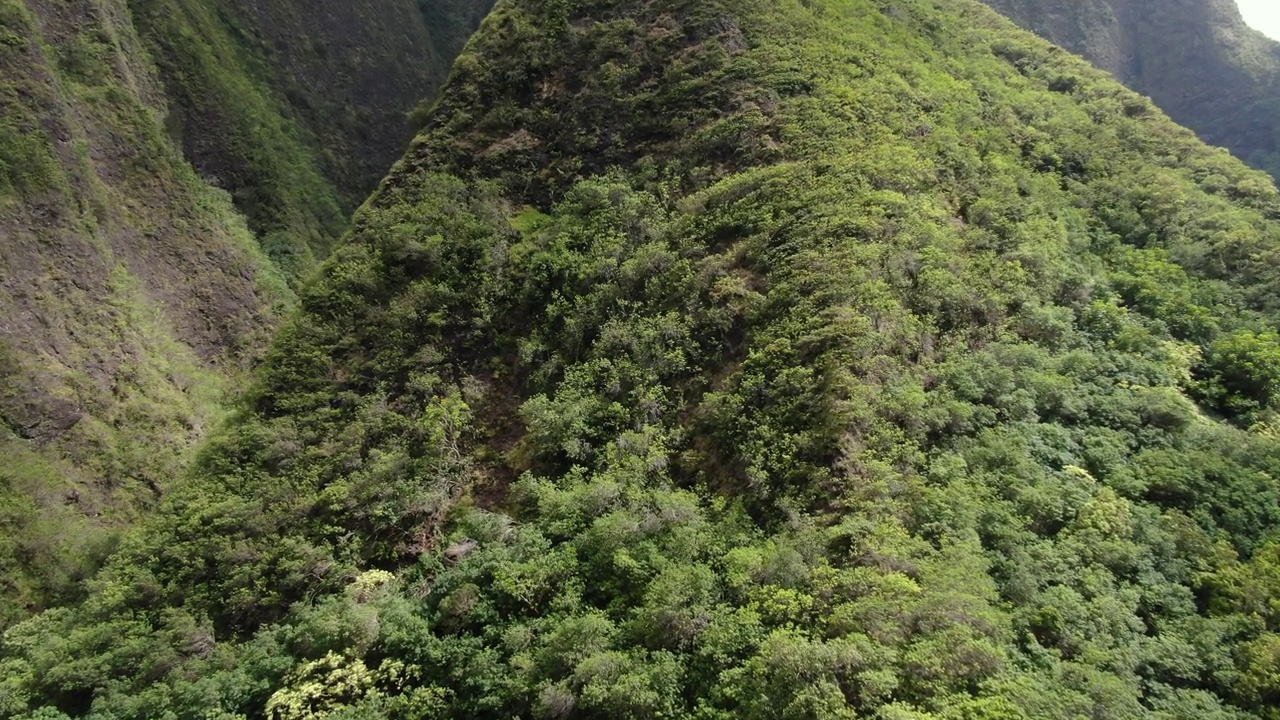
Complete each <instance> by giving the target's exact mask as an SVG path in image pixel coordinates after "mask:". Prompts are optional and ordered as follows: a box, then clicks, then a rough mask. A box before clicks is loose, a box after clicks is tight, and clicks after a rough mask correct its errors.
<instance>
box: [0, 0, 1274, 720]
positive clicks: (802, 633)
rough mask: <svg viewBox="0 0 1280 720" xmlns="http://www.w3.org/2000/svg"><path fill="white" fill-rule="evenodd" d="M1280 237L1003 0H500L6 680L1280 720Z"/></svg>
mask: <svg viewBox="0 0 1280 720" xmlns="http://www.w3.org/2000/svg"><path fill="white" fill-rule="evenodd" d="M1277 251H1280V194H1278V193H1277V192H1276V189H1275V187H1274V185H1273V184H1272V183H1271V182H1269V180H1268V179H1267V178H1266V177H1265V176H1264V175H1262V174H1261V173H1257V172H1254V171H1251V170H1249V169H1247V168H1245V167H1244V166H1243V165H1241V164H1240V163H1239V162H1237V161H1235V160H1233V159H1231V158H1230V157H1229V156H1227V155H1225V154H1224V153H1221V152H1218V151H1215V150H1213V149H1211V148H1208V147H1206V146H1204V145H1202V144H1201V143H1200V142H1199V141H1197V140H1196V139H1195V137H1194V136H1193V135H1192V134H1191V133H1190V132H1189V131H1186V130H1184V129H1182V128H1180V127H1178V126H1176V125H1174V124H1173V123H1172V122H1170V121H1169V120H1168V119H1167V118H1166V117H1164V116H1163V115H1162V114H1161V113H1160V112H1159V111H1157V110H1156V109H1155V108H1153V107H1152V106H1151V105H1150V103H1149V102H1147V101H1146V100H1144V99H1143V98H1141V97H1139V96H1137V95H1135V94H1133V93H1131V92H1129V91H1126V90H1124V89H1123V88H1121V87H1119V86H1118V85H1116V84H1115V83H1114V82H1112V81H1111V80H1109V79H1107V78H1105V77H1104V76H1103V75H1102V74H1101V73H1099V72H1097V71H1095V70H1093V69H1091V68H1089V67H1088V66H1086V65H1085V64H1084V63H1083V62H1081V61H1079V60H1077V59H1075V58H1073V57H1069V56H1067V55H1066V54H1064V53H1062V52H1060V51H1057V50H1055V49H1052V48H1050V47H1049V46H1048V45H1047V44H1045V43H1043V42H1040V41H1037V40H1035V39H1034V38H1032V37H1030V36H1028V35H1025V34H1023V33H1019V32H1017V31H1015V30H1014V29H1013V28H1012V27H1010V26H1009V25H1008V23H1006V22H1004V21H1003V20H1000V19H999V18H997V17H996V16H994V14H992V13H991V12H990V11H988V10H987V9H986V8H983V7H981V6H979V5H977V4H976V3H973V2H969V1H968V0H903V1H901V2H894V3H891V4H889V5H885V6H882V5H880V4H877V3H874V2H870V1H869V0H821V1H817V2H804V3H801V2H787V1H783V2H777V1H776V0H770V1H769V2H764V1H763V0H760V1H756V0H716V1H712V2H708V1H706V0H699V1H698V2H693V1H692V0H689V1H682V0H662V1H658V0H653V1H650V2H641V1H639V0H634V1H633V0H617V1H613V2H594V3H589V4H575V3H572V2H558V3H542V2H533V1H532V0H508V1H507V2H504V3H502V4H501V5H499V7H498V8H497V9H496V10H495V12H494V14H493V15H492V16H490V17H489V18H488V19H487V20H486V23H485V26H484V28H483V30H482V32H481V33H480V34H479V35H478V36H477V39H475V40H474V41H473V43H472V44H471V45H470V46H469V51H468V52H467V53H466V54H464V56H463V57H462V58H461V59H460V60H459V63H458V65H457V67H456V69H455V73H454V76H453V80H452V82H451V83H450V85H449V86H448V88H447V89H446V91H445V93H444V95H443V97H442V99H441V101H440V102H439V103H438V105H437V106H436V108H435V110H434V111H433V112H432V114H431V115H430V117H429V124H428V126H427V128H426V129H425V131H424V132H423V134H422V135H421V136H420V137H419V138H418V140H417V141H416V142H415V144H414V146H413V147H412V149H411V151H410V153H409V154H408V155H407V156H406V158H405V160H404V161H403V162H402V163H401V164H399V165H398V166H397V167H396V169H395V170H394V171H393V172H392V174H391V176H390V177H389V178H388V179H387V181H386V182H385V183H384V184H383V186H382V188H381V189H380V191H379V192H378V193H377V195H375V197H374V198H373V199H372V200H371V201H370V203H368V204H367V205H366V206H365V207H364V209H363V210H362V211H361V212H360V214H359V215H358V217H357V219H356V223H355V229H354V231H353V234H352V236H351V237H350V239H349V241H348V242H346V243H345V244H344V245H343V246H342V247H341V248H340V249H339V250H338V252H337V254H336V256H335V257H334V258H333V259H331V260H330V261H329V262H328V263H327V264H326V266H325V270H324V273H323V276H322V277H321V279H319V280H318V281H317V282H316V283H314V284H313V285H311V286H309V287H308V288H307V289H306V291H305V293H304V296H303V298H302V305H301V312H300V313H299V314H298V315H297V316H296V317H295V318H294V319H293V320H292V321H291V322H290V323H289V324H288V326H287V327H286V329H285V330H284V331H283V332H282V334H281V335H280V336H279V338H278V340H277V342H276V344H275V346H274V349H273V350H272V352H271V356H270V358H269V360H268V362H267V364H266V366H265V368H264V370H263V372H262V374H261V375H260V377H259V380H258V383H257V385H256V388H255V390H254V391H253V392H252V393H251V394H250V395H249V397H248V399H247V400H246V403H245V406H244V407H243V409H242V410H241V411H240V412H239V414H238V416H237V418H236V421H235V422H234V423H232V424H231V425H229V426H228V427H227V429H226V430H225V431H224V432H223V433H221V434H220V435H219V436H218V437H217V438H216V440H215V441H214V442H212V443H211V444H210V445H209V446H208V447H207V448H206V449H205V451H204V453H203V454H202V456H201V461H200V463H199V466H198V468H197V469H196V470H195V471H194V472H193V473H192V474H191V475H190V476H189V481H188V482H186V483H184V484H183V486H182V488H181V489H180V490H178V491H177V492H175V493H173V494H172V495H170V496H169V498H168V499H167V500H166V504H165V506H164V512H162V513H158V514H156V515H154V516H153V517H152V518H151V519H150V520H149V521H148V524H147V527H146V528H145V530H144V531H142V532H138V533H136V534H134V535H132V536H131V537H130V538H129V539H128V540H127V542H126V543H125V545H124V547H123V548H122V550H121V552H120V553H119V554H118V555H117V556H116V557H115V558H114V560H113V562H112V563H111V564H110V565H109V566H108V569H107V571H106V572H104V573H103V574H102V575H101V576H100V577H99V578H98V579H97V580H96V581H95V582H94V583H93V585H92V593H91V595H90V597H89V599H88V600H87V601H86V602H85V603H84V604H82V605H79V606H76V607H71V608H65V609H60V610H57V611H53V612H49V613H46V614H44V615H42V616H40V617H38V618H36V619H33V620H31V621H29V622H26V623H23V624H22V625H20V626H18V627H17V628H15V629H13V630H12V631H11V632H10V633H9V634H8V635H7V636H6V639H5V644H4V645H3V655H2V656H0V657H2V659H0V669H3V670H4V674H6V675H7V676H8V677H10V678H11V679H10V680H9V681H8V683H7V684H5V685H0V708H4V709H5V711H7V712H9V713H12V714H20V713H22V712H25V711H26V709H28V708H35V707H46V708H47V709H51V708H58V709H60V711H63V712H66V713H68V714H72V715H81V714H88V715H90V716H92V717H98V718H124V717H144V716H145V717H154V716H161V715H163V714H165V713H173V714H175V715H176V716H184V715H190V714H192V713H196V714H203V715H206V716H208V715H216V714H217V713H219V712H221V713H225V715H222V716H223V717H232V716H235V715H237V714H244V715H257V714H259V713H262V712H264V708H265V711H266V712H268V713H270V714H271V715H273V716H275V717H281V718H293V717H311V716H314V714H319V715H322V716H328V717H361V718H367V717H402V716H413V715H414V714H417V715H418V716H424V717H448V718H489V717H492V718H509V717H515V716H518V717H592V718H594V717H601V718H603V717H609V718H652V717H690V718H703V719H706V718H726V719H727V718H778V717H782V718H853V717H877V718H883V719H885V720H889V719H895V720H902V719H908V718H910V719H915V720H921V719H932V718H944V719H948V720H950V719H953V718H954V719H959V718H968V719H972V718H1001V719H1018V718H1036V719H1037V720H1040V719H1046V718H1048V719H1052V718H1063V719H1064V720H1066V719H1067V718H1078V717H1114V718H1139V717H1142V718H1149V717H1155V718H1162V719H1168V720H1172V719H1173V718H1189V717H1197V718H1215V719H1218V720H1226V719H1228V718H1237V719H1238V718H1247V717H1263V718H1274V717H1276V714H1275V708H1276V707H1277V704H1276V702H1275V699H1276V698H1277V693H1280V686H1278V685H1277V683H1276V681H1275V678H1274V673H1273V668H1274V664H1273V661H1272V660H1273V658H1274V655H1275V653H1276V651H1277V648H1280V616H1278V615H1277V613H1276V611H1275V608H1276V607H1278V606H1280V599H1278V598H1277V597H1276V595H1275V585H1274V583H1273V582H1272V579H1273V578H1274V576H1275V573H1276V572H1277V568H1280V563H1277V561H1276V558H1277V557H1278V555H1277V553H1280V548H1278V547H1277V545H1276V543H1275V533H1276V528H1277V525H1278V524H1280V488H1277V486H1276V482H1275V479H1274V478H1275V477H1277V473H1278V472H1280V440H1278V439H1277V435H1276V432H1275V429H1274V428H1275V423H1276V410H1277V406H1278V404H1280V338H1278V337H1277V336H1276V335H1275V333H1274V330H1273V329H1274V326H1275V323H1276V319H1277V315H1278V313H1280V293H1278V292H1277V290H1278V285H1277V283H1278V282H1280V277H1277V273H1276V270H1275V268H1276V263H1275V257H1276V253H1277ZM120 638H128V642H121V641H120V640H119V639H120Z"/></svg>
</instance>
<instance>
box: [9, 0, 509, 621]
mask: <svg viewBox="0 0 1280 720" xmlns="http://www.w3.org/2000/svg"><path fill="white" fill-rule="evenodd" d="M487 9H488V4H487V3H485V2H483V0H477V1H476V2H457V1H447V2H439V3H435V2H429V1H428V0H423V4H422V6H419V5H418V4H417V3H415V2H413V0H376V1H370V2H362V3H352V2H292V1H280V0H275V1H272V2H237V1H235V0H225V1H223V0H207V1H206V0H129V2H125V1H124V0H92V1H90V0H68V1H62V0H59V1H58V2H52V1H46V0H0V457H3V458H4V461H3V462H0V480H2V481H3V482H0V522H2V523H4V524H5V526H6V528H8V529H7V530H6V532H5V533H3V537H2V538H0V577H3V579H2V580H0V623H3V622H5V621H7V620H8V619H10V618H12V617H15V616H19V615H21V614H22V613H23V612H24V608H38V607H41V606H42V605H43V604H44V603H46V602H48V601H49V600H50V598H53V597H57V596H59V595H61V594H65V593H69V592H75V582H76V581H77V579H78V578H79V577H80V576H81V575H82V574H83V573H85V572H88V571H89V569H91V568H92V567H93V566H94V565H95V563H96V561H97V559H99V558H100V557H101V555H102V554H103V553H104V552H106V551H107V550H108V549H109V547H110V543H111V542H112V541H111V538H112V537H114V534H115V530H116V529H118V528H119V527H121V526H122V525H125V524H127V523H129V522H131V521H132V520H133V519H135V518H136V517H137V516H138V514H139V513H140V512H142V511H143V510H144V509H145V508H147V507H149V506H150V505H152V504H153V503H154V502H155V500H156V498H157V496H158V495H159V494H160V493H161V492H162V491H163V490H164V488H166V487H168V486H169V485H170V484H171V482H172V481H173V479H174V478H175V477H176V476H177V475H179V474H180V473H181V469H182V468H183V467H184V466H185V465H186V463H187V462H188V461H189V459H190V454H191V453H190V450H191V448H192V446H193V444H194V442H195V441H196V440H197V439H198V438H200V437H202V436H203V435H204V434H205V433H207V432H208V431H209V430H210V429H211V427H212V426H213V425H215V424H216V423H217V422H218V421H219V418H220V417H221V415H222V409H221V408H222V396H223V394H224V392H225V391H227V390H228V389H230V388H232V387H234V386H235V385H236V384H237V383H238V382H239V381H238V378H239V377H240V376H241V375H242V374H243V372H244V370H245V369H246V368H248V367H249V366H251V365H252V364H253V363H254V362H255V360H256V359H257V358H258V357H260V355H261V352H262V350H263V348H264V346H265V344H266V342H267V341H268V339H269V337H270V335H271V333H272V332H273V331H274V328H275V326H276V324H277V323H278V321H279V318H280V317H281V313H282V311H283V310H284V309H285V308H287V307H288V306H290V305H291V304H292V303H293V302H294V294H293V289H292V288H293V287H296V286H297V285H298V284H300V283H301V281H302V279H303V278H304V277H305V276H306V275H307V274H309V273H310V272H311V270H312V269H313V268H314V267H315V265H316V264H317V262H318V259H319V258H323V257H324V256H325V255H326V254H327V252H328V250H329V248H330V247H331V246H332V245H333V243H334V242H335V241H336V240H337V238H338V237H339V236H340V234H341V233H342V232H343V231H344V229H345V227H346V222H347V216H348V212H349V211H350V210H351V209H352V208H354V207H355V206H356V205H357V204H359V202H360V201H361V200H362V199H363V197H364V196H365V195H366V194H367V193H368V192H369V191H370V190H371V189H372V187H373V185H374V183H375V182H376V180H377V178H378V177H379V176H380V175H381V174H382V173H383V172H384V171H385V169H386V167H387V166H389V165H390V164H391V162H393V161H394V159H395V158H396V157H397V156H398V155H399V154H400V153H401V152H402V151H403V149H404V145H405V143H406V142H407V141H408V139H409V138H410V136H411V135H412V133H413V128H412V127H411V125H410V123H409V122H408V120H407V119H406V115H407V114H408V113H409V112H410V111H411V110H412V109H413V108H414V107H415V106H416V105H417V104H418V103H420V102H422V101H423V100H424V99H425V98H430V97H433V96H434V94H435V92H436V90H437V89H438V87H439V85H440V84H441V83H442V82H443V80H444V78H445V76H446V74H447V73H448V70H449V67H450V65H451V63H452V58H453V56H454V55H455V54H456V53H457V52H458V51H459V50H460V49H461V46H462V44H463V42H464V41H465V39H466V37H467V36H468V35H469V33H470V31H471V29H473V28H474V26H475V25H476V24H478V22H479V17H480V16H481V15H482V14H483V13H484V12H485V11H487ZM433 13H434V14H433ZM429 18H434V19H429ZM446 21H447V22H446ZM450 23H451V24H450Z"/></svg>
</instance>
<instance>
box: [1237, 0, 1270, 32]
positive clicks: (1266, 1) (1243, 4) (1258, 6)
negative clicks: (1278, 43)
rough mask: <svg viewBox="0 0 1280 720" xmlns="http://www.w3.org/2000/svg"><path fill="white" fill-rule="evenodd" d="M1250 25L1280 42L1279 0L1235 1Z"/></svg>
mask: <svg viewBox="0 0 1280 720" xmlns="http://www.w3.org/2000/svg"><path fill="white" fill-rule="evenodd" d="M1236 2H1237V3H1239V5H1240V12H1241V13H1243V14H1244V19H1245V21H1246V22H1248V23H1249V24H1250V25H1252V26H1254V27H1255V28H1257V29H1259V30H1261V31H1262V32H1264V33H1266V34H1268V35H1270V36H1271V37H1273V38H1275V39H1277V40H1280V0H1236Z"/></svg>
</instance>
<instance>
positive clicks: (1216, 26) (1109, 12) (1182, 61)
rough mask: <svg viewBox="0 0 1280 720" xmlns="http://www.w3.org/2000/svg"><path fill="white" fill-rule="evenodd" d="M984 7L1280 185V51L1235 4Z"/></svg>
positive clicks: (995, 2)
mask: <svg viewBox="0 0 1280 720" xmlns="http://www.w3.org/2000/svg"><path fill="white" fill-rule="evenodd" d="M985 2H987V4H988V5H991V6H992V7H994V8H996V9H997V10H999V11H1000V12H1002V13H1005V14H1006V15H1007V16H1008V17H1010V18H1012V19H1013V20H1014V21H1015V22H1017V23H1018V24H1019V25H1022V26H1023V27H1024V28H1027V29H1029V30H1033V31H1035V32H1036V33H1039V34H1040V35H1042V36H1043V37H1046V38H1048V39H1050V40H1052V41H1053V42H1055V43H1058V44H1059V45H1061V46H1062V47H1064V48H1066V49H1068V50H1070V51H1071V52H1074V53H1078V54H1080V55H1083V56H1084V57H1086V58H1088V59H1089V60H1091V61H1093V62H1094V64H1096V65H1097V66H1098V67H1100V68H1102V69H1104V70H1107V71H1109V72H1111V73H1112V74H1114V75H1115V76H1116V77H1117V78H1119V79H1120V80H1121V82H1124V83H1125V84H1126V85H1128V86H1129V87H1131V88H1134V89H1135V90H1137V91H1138V92H1141V93H1143V94H1144V95H1149V96H1150V97H1151V98H1152V99H1153V100H1155V102H1156V104H1157V105H1159V106H1160V108H1161V109H1162V110H1164V111H1165V112H1167V113H1169V115H1170V116H1172V117H1173V119H1174V120H1176V121H1178V122H1179V123H1182V124H1183V125H1186V126H1187V127H1189V128H1191V129H1193V130H1195V131H1196V132H1197V133H1199V135H1200V137H1202V138H1204V139H1205V141H1206V142H1209V143H1211V144H1213V145H1220V146H1222V147H1226V148H1230V149H1231V152H1233V153H1235V154H1236V156H1237V157H1240V158H1242V159H1244V160H1245V161H1246V162H1249V163H1251V164H1252V165H1253V166H1254V167H1258V168H1262V169H1263V170H1266V171H1268V172H1270V173H1271V174H1272V175H1273V176H1275V177H1280V121H1277V118H1280V43H1277V42H1275V41H1273V40H1271V39H1269V38H1267V37H1266V36H1265V35H1263V34H1262V33H1260V32H1258V31H1256V30H1254V29H1252V28H1250V27H1249V26H1248V25H1246V24H1245V22H1244V19H1243V18H1242V17H1241V16H1240V10H1239V9H1238V8H1237V7H1236V3H1235V0H1191V1H1189V2H1159V3H1150V2H1143V0H985Z"/></svg>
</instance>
